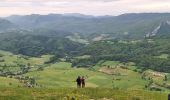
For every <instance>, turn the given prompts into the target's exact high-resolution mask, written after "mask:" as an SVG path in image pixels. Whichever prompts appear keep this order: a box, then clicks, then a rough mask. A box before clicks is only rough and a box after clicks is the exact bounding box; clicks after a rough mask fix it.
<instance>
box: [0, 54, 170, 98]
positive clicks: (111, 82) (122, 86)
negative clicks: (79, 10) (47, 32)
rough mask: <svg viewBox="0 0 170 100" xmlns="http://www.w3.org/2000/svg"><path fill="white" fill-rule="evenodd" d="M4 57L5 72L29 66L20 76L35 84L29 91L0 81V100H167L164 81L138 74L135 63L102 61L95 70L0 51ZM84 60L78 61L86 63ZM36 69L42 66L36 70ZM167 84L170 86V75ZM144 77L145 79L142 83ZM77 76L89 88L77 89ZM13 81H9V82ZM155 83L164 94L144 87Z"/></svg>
mask: <svg viewBox="0 0 170 100" xmlns="http://www.w3.org/2000/svg"><path fill="white" fill-rule="evenodd" d="M0 54H1V55H3V56H2V57H1V59H4V61H2V62H0V65H1V66H3V65H6V67H4V66H3V67H2V68H4V69H6V71H9V70H8V69H10V71H14V72H15V71H19V70H20V69H21V68H20V66H19V64H26V65H28V64H29V65H30V66H31V69H30V70H29V71H28V72H27V73H25V74H23V75H20V76H22V77H29V78H34V79H35V82H36V84H38V86H35V87H34V88H27V87H26V86H25V84H24V83H23V82H21V80H18V79H15V78H13V77H11V76H5V77H0V92H1V94H0V100H3V99H5V100H6V99H9V100H11V99H12V100H18V98H20V100H31V99H36V100H37V99H43V100H58V99H59V100H89V99H91V100H93V99H94V100H166V99H167V94H168V92H169V90H168V89H167V88H165V87H162V86H158V85H162V84H164V83H165V81H164V77H158V76H155V75H154V74H155V73H159V72H155V71H152V70H147V71H145V72H143V73H139V72H138V67H137V66H135V64H134V63H132V62H129V63H121V62H118V61H100V62H99V63H98V64H96V66H93V67H92V68H72V67H71V63H68V62H56V63H53V64H52V63H51V64H46V65H45V64H44V62H46V61H48V60H49V58H50V57H51V55H44V56H41V57H26V56H22V55H14V54H11V53H9V52H4V51H0ZM84 57H88V56H82V57H76V59H77V58H78V59H81V58H82V59H83V58H84ZM37 66H43V67H42V69H41V70H37ZM159 74H161V75H164V74H165V75H167V76H168V79H167V81H166V83H167V84H169V83H170V80H169V74H168V73H159ZM142 75H145V77H144V78H145V79H142V78H141V77H142ZM77 76H85V78H86V88H85V89H76V82H75V80H76V78H77ZM9 77H10V78H9ZM148 78H152V79H153V84H152V85H151V86H154V84H158V85H156V86H157V87H159V88H161V89H162V90H163V91H159V92H156V91H149V89H148V88H145V85H147V84H149V82H150V80H148Z"/></svg>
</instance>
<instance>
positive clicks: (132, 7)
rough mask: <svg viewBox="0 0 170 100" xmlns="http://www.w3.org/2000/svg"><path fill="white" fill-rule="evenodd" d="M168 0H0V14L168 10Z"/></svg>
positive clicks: (169, 0) (106, 12)
mask: <svg viewBox="0 0 170 100" xmlns="http://www.w3.org/2000/svg"><path fill="white" fill-rule="evenodd" d="M169 11H170V0H1V1H0V16H7V15H11V14H24V15H25V14H31V13H39V14H48V13H82V14H90V15H119V14H122V13H133V12H134V13H138V12H169Z"/></svg>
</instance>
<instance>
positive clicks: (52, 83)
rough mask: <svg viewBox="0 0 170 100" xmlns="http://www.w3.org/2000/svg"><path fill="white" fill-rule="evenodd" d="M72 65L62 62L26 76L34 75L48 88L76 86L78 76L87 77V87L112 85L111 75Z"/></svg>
mask: <svg viewBox="0 0 170 100" xmlns="http://www.w3.org/2000/svg"><path fill="white" fill-rule="evenodd" d="M62 66H63V68H62ZM70 67H71V64H70V63H64V62H61V63H58V64H55V65H51V66H49V67H47V68H45V69H44V70H43V71H39V72H37V71H35V72H30V73H27V74H25V76H30V77H34V78H35V79H36V80H37V82H38V83H39V84H41V85H42V86H44V87H47V88H60V87H76V82H75V80H76V78H77V76H85V77H86V86H87V87H108V88H109V87H112V81H111V80H110V79H112V76H111V75H107V74H104V73H100V72H94V71H90V70H88V69H85V68H70Z"/></svg>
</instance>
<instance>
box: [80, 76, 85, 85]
mask: <svg viewBox="0 0 170 100" xmlns="http://www.w3.org/2000/svg"><path fill="white" fill-rule="evenodd" d="M81 84H82V88H85V78H84V76H82V78H81Z"/></svg>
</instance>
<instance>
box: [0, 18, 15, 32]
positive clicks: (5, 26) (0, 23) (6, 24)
mask: <svg viewBox="0 0 170 100" xmlns="http://www.w3.org/2000/svg"><path fill="white" fill-rule="evenodd" d="M14 28H17V26H16V25H14V24H13V23H11V22H10V21H8V20H5V19H0V32H2V31H6V30H10V29H14Z"/></svg>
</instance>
